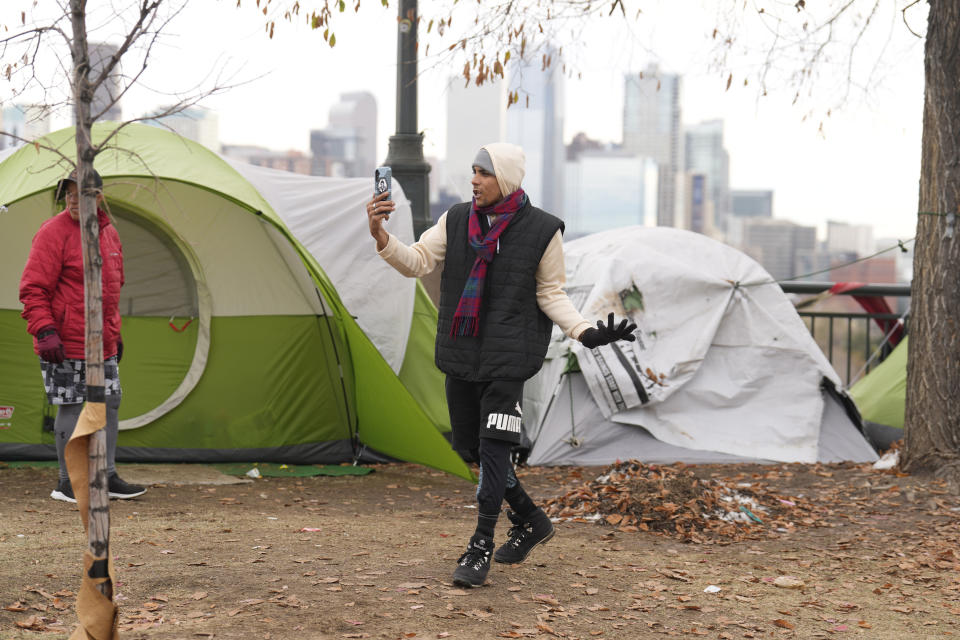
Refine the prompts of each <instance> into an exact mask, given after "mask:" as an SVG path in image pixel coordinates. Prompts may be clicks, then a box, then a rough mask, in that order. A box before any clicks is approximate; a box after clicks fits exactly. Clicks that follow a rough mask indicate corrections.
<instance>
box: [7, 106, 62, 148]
mask: <svg viewBox="0 0 960 640" xmlns="http://www.w3.org/2000/svg"><path fill="white" fill-rule="evenodd" d="M0 131H3V132H5V133H7V134H9V135H0V149H8V148H12V147H19V146H20V145H22V144H24V141H32V140H36V139H37V138H40V137H43V136H45V135H47V134H48V133H50V112H49V110H48V109H47V108H46V107H44V106H40V105H22V104H14V105H10V106H9V107H4V108H3V110H2V111H0Z"/></svg>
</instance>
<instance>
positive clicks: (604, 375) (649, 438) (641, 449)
mask: <svg viewBox="0 0 960 640" xmlns="http://www.w3.org/2000/svg"><path fill="white" fill-rule="evenodd" d="M564 251H565V255H566V267H567V290H568V292H569V294H570V297H571V299H572V300H573V301H574V304H576V305H577V306H578V307H579V308H580V310H581V312H582V313H583V314H584V316H585V317H587V318H602V319H604V320H605V319H606V318H607V314H608V313H609V312H613V313H614V314H615V316H616V317H617V318H623V317H629V318H630V319H631V320H633V321H634V322H636V323H637V326H638V328H637V331H636V335H637V337H638V339H637V341H636V342H617V343H614V344H612V345H608V346H604V347H600V348H599V349H595V350H589V349H586V348H584V347H583V346H582V345H580V344H579V343H578V342H575V341H573V340H570V339H568V338H566V337H565V336H563V335H562V334H561V333H560V332H559V330H557V329H555V330H554V336H553V341H552V342H551V345H550V349H549V351H548V354H547V358H548V359H547V361H546V363H545V364H544V367H543V369H542V370H541V371H540V373H539V374H538V375H537V376H535V377H534V378H533V379H531V380H530V381H529V382H528V384H527V386H526V389H525V392H524V420H525V426H526V429H527V433H528V435H529V437H530V439H531V440H532V441H533V447H532V450H531V452H530V456H529V463H530V464H539V465H564V464H574V465H600V464H609V463H611V462H614V461H616V460H626V459H639V460H642V461H646V462H656V463H670V462H687V463H711V462H718V463H719V462H734V461H770V462H772V461H780V462H804V463H813V462H836V461H842V460H853V461H858V462H865V461H873V460H876V457H877V456H876V452H875V451H874V450H873V449H872V448H871V447H870V445H869V444H868V442H867V441H866V440H865V439H864V437H863V435H862V433H861V430H860V420H859V416H858V415H857V412H856V408H855V407H854V405H853V403H852V401H850V399H849V398H848V397H847V396H846V395H845V394H844V393H843V392H842V391H840V389H841V384H840V379H839V377H838V376H837V374H836V372H835V371H834V370H833V368H832V367H831V366H830V363H829V362H828V361H827V359H826V358H825V357H824V355H823V353H822V352H821V351H820V349H819V347H818V346H817V344H816V343H815V342H814V340H813V338H812V337H811V336H810V334H809V331H808V330H807V328H806V326H805V325H804V324H803V321H802V320H801V319H800V317H799V316H798V315H797V313H796V311H795V310H794V308H793V305H792V304H791V303H790V301H789V300H788V299H787V297H786V295H785V294H784V293H783V291H782V290H781V289H780V287H779V285H778V284H777V283H776V282H775V281H774V280H773V278H772V277H770V275H769V274H768V273H767V272H766V271H764V269H763V268H762V267H761V266H760V265H759V264H757V263H756V262H755V261H754V260H753V259H751V258H750V257H748V256H747V255H745V254H743V253H742V252H740V251H737V250H736V249H734V248H732V247H730V246H727V245H724V244H722V243H719V242H717V241H714V240H711V239H710V238H708V237H706V236H703V235H701V234H697V233H692V232H689V231H682V230H678V229H670V228H663V227H655V228H650V227H629V228H625V229H616V230H613V231H608V232H604V233H598V234H594V235H591V236H587V237H584V238H580V239H577V240H574V241H572V242H569V243H566V244H565V245H564ZM571 355H572V356H576V360H575V362H574V359H573V358H571Z"/></svg>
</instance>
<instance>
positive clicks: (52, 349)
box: [37, 327, 64, 364]
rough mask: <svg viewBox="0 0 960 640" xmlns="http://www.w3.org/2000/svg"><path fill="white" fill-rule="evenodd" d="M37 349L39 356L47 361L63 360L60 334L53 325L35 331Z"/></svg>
mask: <svg viewBox="0 0 960 640" xmlns="http://www.w3.org/2000/svg"><path fill="white" fill-rule="evenodd" d="M37 351H39V352H40V357H41V358H43V359H44V360H46V361H47V362H56V363H57V364H60V363H61V362H63V358H64V354H63V343H62V342H61V341H60V335H59V334H58V333H57V330H56V329H54V328H53V327H45V328H44V329H41V330H40V331H38V332H37Z"/></svg>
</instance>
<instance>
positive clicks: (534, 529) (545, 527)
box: [493, 509, 555, 564]
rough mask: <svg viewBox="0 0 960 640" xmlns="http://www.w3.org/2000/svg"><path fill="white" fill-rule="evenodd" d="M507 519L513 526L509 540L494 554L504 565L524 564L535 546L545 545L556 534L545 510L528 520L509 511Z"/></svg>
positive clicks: (495, 558)
mask: <svg viewBox="0 0 960 640" xmlns="http://www.w3.org/2000/svg"><path fill="white" fill-rule="evenodd" d="M507 517H508V518H510V522H512V523H513V526H512V527H510V531H509V532H508V533H507V536H508V537H509V539H508V540H507V541H506V542H504V543H503V544H502V545H500V548H499V549H497V552H496V553H495V554H493V559H494V560H496V561H497V562H502V563H504V564H517V563H518V562H523V561H524V560H526V559H527V556H528V555H530V552H531V551H533V548H534V547H535V546H537V545H538V544H543V543H544V542H546V541H547V540H549V539H550V538H552V537H553V534H554V533H555V531H554V528H553V523H552V522H550V518H548V517H547V514H545V513H544V512H543V509H537V510H536V511H534V512H533V514H532V515H530V516H528V517H527V518H526V519H523V518H521V517H520V516H518V515H517V514H515V513H514V512H513V511H510V510H509V509H508V510H507Z"/></svg>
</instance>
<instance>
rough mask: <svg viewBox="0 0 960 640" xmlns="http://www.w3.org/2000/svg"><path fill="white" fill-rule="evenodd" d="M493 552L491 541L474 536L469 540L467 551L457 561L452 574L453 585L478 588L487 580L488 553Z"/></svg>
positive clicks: (488, 567)
mask: <svg viewBox="0 0 960 640" xmlns="http://www.w3.org/2000/svg"><path fill="white" fill-rule="evenodd" d="M492 551H493V540H492V539H491V538H482V537H480V536H478V535H474V536H473V537H472V538H470V544H468V545H467V550H466V551H465V552H464V553H463V555H462V556H460V559H459V560H457V568H456V570H454V572H453V584H455V585H459V586H461V587H479V586H480V585H482V584H483V582H484V580H486V579H487V572H488V571H490V553H491V552H492Z"/></svg>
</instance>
